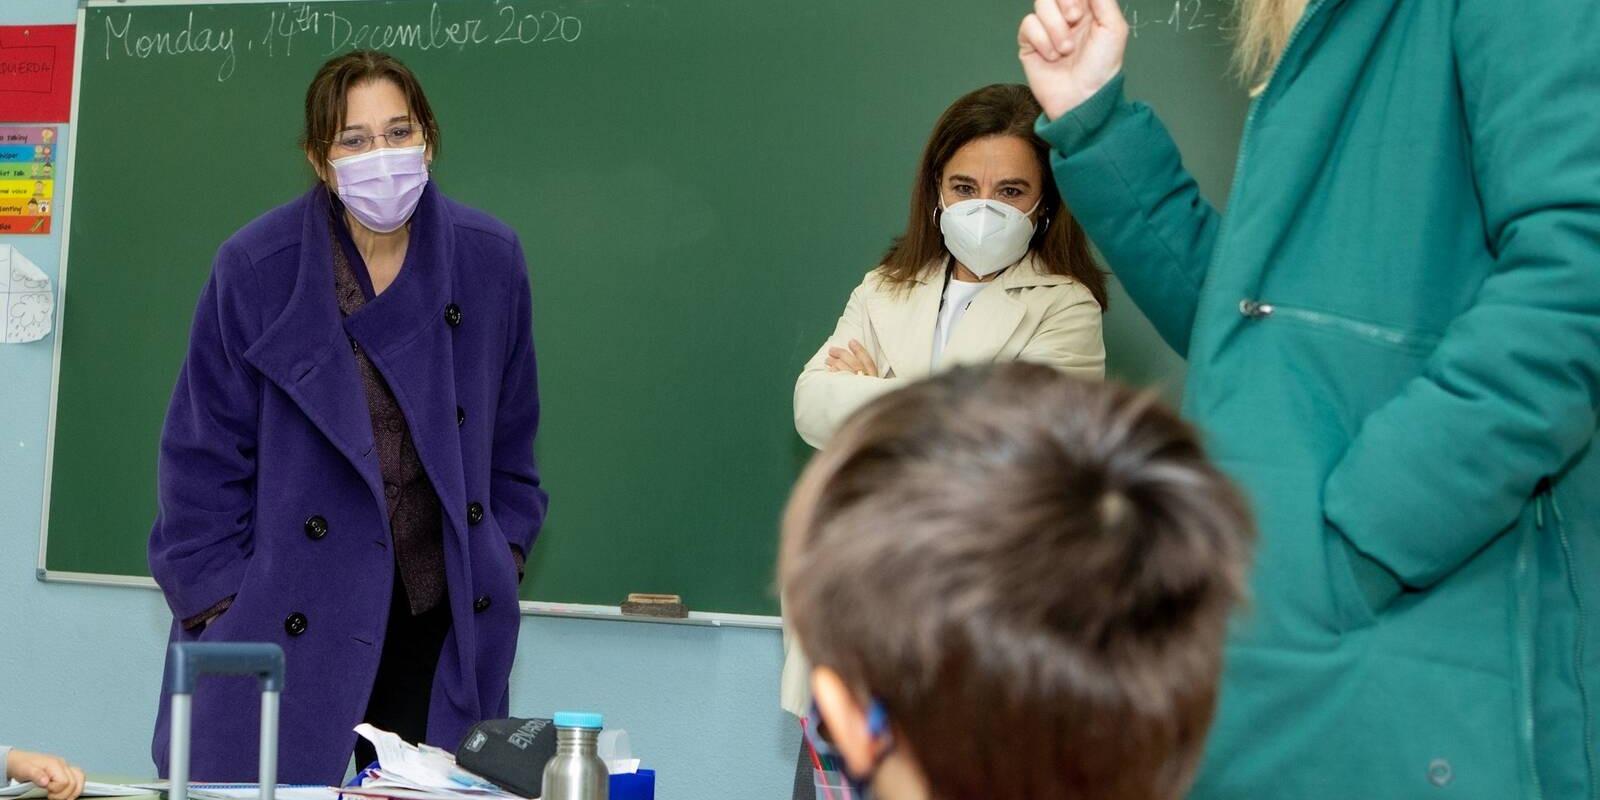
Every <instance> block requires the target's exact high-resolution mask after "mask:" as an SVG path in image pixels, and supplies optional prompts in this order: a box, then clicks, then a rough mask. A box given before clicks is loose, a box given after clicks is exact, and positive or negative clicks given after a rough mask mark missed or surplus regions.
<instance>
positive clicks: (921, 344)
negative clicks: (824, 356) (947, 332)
mask: <svg viewBox="0 0 1600 800" xmlns="http://www.w3.org/2000/svg"><path fill="white" fill-rule="evenodd" d="M943 293H944V273H943V271H942V270H939V269H926V270H923V277H919V278H916V279H915V282H914V283H913V284H912V285H911V289H910V294H909V296H907V295H899V294H898V293H896V292H895V290H894V289H892V288H889V287H883V288H882V289H880V290H879V291H877V292H874V293H873V294H872V295H871V297H870V299H869V300H868V303H869V308H868V315H867V316H868V318H869V319H871V320H872V321H873V322H872V326H873V329H874V330H875V331H876V332H877V334H878V341H879V343H880V344H881V345H882V346H883V351H884V354H885V355H887V356H888V360H889V365H888V366H889V368H893V370H894V376H895V377H897V378H911V379H916V378H922V377H926V376H927V375H928V373H929V372H930V371H931V370H932V367H933V329H934V326H935V325H936V324H937V323H938V321H939V296H940V295H941V294H943ZM878 366H879V368H880V369H884V365H882V364H880V365H878Z"/></svg>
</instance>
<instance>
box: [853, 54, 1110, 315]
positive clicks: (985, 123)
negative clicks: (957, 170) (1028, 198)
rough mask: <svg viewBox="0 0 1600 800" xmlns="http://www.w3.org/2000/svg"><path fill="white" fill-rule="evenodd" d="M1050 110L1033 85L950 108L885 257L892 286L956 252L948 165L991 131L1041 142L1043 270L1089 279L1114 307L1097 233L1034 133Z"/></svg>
mask: <svg viewBox="0 0 1600 800" xmlns="http://www.w3.org/2000/svg"><path fill="white" fill-rule="evenodd" d="M1042 113H1044V110H1043V109H1042V108H1040V106H1039V101H1037V100H1035V99H1034V98H1033V93H1032V92H1030V91H1029V90H1028V87H1026V86H1023V85H1022V84H1018V83H996V84H994V85H991V86H985V87H983V88H982V89H978V90H977V91H974V92H971V93H969V94H967V95H964V96H963V97H962V98H961V99H959V100H957V101H955V103H953V104H951V106H950V107H949V108H947V109H945V112H944V114H943V115H942V116H940V117H939V122H938V123H937V124H935V125H934V126H933V136H931V137H930V138H929V139H928V146H927V147H926V148H924V149H923V151H922V163H921V165H920V166H918V167H917V179H916V182H915V183H914V184H912V186H911V216H910V219H909V220H908V221H907V222H906V230H905V233H903V234H901V235H900V236H899V237H897V238H896V239H895V240H894V243H893V244H891V245H890V246H889V252H888V253H885V254H884V256H883V275H884V278H885V280H886V281H888V282H889V283H891V284H899V285H903V286H909V285H910V283H911V281H914V280H916V279H917V278H918V277H919V276H920V275H921V274H922V271H923V270H925V269H927V268H928V265H929V264H931V263H933V262H934V261H935V260H939V261H942V260H943V259H944V258H945V257H946V256H947V255H948V252H947V251H946V250H945V246H944V235H943V234H942V233H940V231H939V221H938V216H937V215H938V212H939V181H940V179H941V178H942V177H943V175H944V168H945V165H946V164H948V163H950V158H951V157H952V156H954V155H955V154H956V151H957V150H960V149H961V148H962V147H963V146H964V145H966V143H967V142H970V141H972V140H974V139H982V138H984V137H988V136H1015V137H1017V138H1019V139H1021V140H1023V141H1025V142H1027V143H1028V144H1029V145H1031V146H1032V147H1033V154H1034V156H1035V157H1037V158H1038V159H1039V175H1040V177H1041V178H1042V180H1041V181H1040V182H1041V183H1042V184H1044V185H1043V186H1042V187H1040V189H1041V191H1042V192H1043V198H1042V199H1041V202H1040V204H1039V216H1038V220H1039V223H1038V226H1037V230H1036V231H1035V232H1034V234H1033V241H1032V242H1030V243H1029V244H1028V250H1029V252H1031V253H1032V254H1033V255H1034V257H1035V258H1037V259H1038V262H1039V268H1040V270H1041V271H1042V272H1047V273H1050V274H1054V275H1066V276H1067V277H1069V278H1072V279H1073V280H1075V281H1077V282H1079V283H1081V284H1083V285H1084V286H1085V287H1087V288H1088V289H1089V292H1090V293H1091V294H1093V295H1094V299H1095V300H1097V301H1099V303H1100V308H1101V309H1102V310H1103V309H1105V307H1106V276H1105V273H1103V272H1101V271H1100V267H1099V265H1097V264H1095V261H1094V256H1093V254H1091V253H1090V251H1089V237H1088V236H1087V235H1085V234H1084V232H1083V228H1082V227H1081V226H1080V225H1078V221H1077V220H1076V219H1074V218H1073V216H1072V212H1070V211H1068V210H1067V208H1066V206H1065V205H1064V204H1062V202H1061V192H1060V191H1059V190H1058V189H1057V188H1056V183H1055V181H1054V180H1052V179H1051V177H1050V146H1049V145H1048V144H1045V142H1044V140H1043V139H1040V138H1039V136H1038V134H1036V133H1034V132H1033V123H1034V121H1035V120H1037V119H1038V118H1039V115H1040V114H1042Z"/></svg>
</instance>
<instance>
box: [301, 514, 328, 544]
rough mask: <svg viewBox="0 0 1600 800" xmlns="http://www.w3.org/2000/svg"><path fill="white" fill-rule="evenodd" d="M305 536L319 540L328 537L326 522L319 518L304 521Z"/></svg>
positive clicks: (314, 517) (313, 517)
mask: <svg viewBox="0 0 1600 800" xmlns="http://www.w3.org/2000/svg"><path fill="white" fill-rule="evenodd" d="M306 535H307V536H310V537H311V538H312V539H321V538H322V537H324V536H327V535H328V521H327V520H325V519H323V518H322V517H320V516H312V517H311V518H310V519H308V520H306Z"/></svg>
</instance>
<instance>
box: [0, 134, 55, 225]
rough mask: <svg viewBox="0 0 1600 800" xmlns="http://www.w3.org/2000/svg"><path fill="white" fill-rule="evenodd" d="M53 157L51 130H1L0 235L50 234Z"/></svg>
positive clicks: (52, 198)
mask: <svg viewBox="0 0 1600 800" xmlns="http://www.w3.org/2000/svg"><path fill="white" fill-rule="evenodd" d="M56 156H57V150H56V129H55V128H54V127H47V128H40V127H0V234H35V235H43V234H48V233H49V232H50V221H51V220H52V219H53V218H54V216H55V205H56V190H55V186H56V164H57V163H58V162H57V159H56Z"/></svg>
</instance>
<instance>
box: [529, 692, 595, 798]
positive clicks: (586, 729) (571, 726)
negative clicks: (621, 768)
mask: <svg viewBox="0 0 1600 800" xmlns="http://www.w3.org/2000/svg"><path fill="white" fill-rule="evenodd" d="M602 723H604V720H603V719H602V718H601V716H600V715H599V714H576V713H572V712H568V711H563V712H561V713H559V714H556V718H555V725H556V754H555V757H554V758H551V759H550V761H549V763H547V764H545V766H544V784H543V791H542V792H541V793H540V795H539V800H610V796H611V776H610V773H609V772H607V770H606V762H604V761H601V760H600V728H601V727H602Z"/></svg>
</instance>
